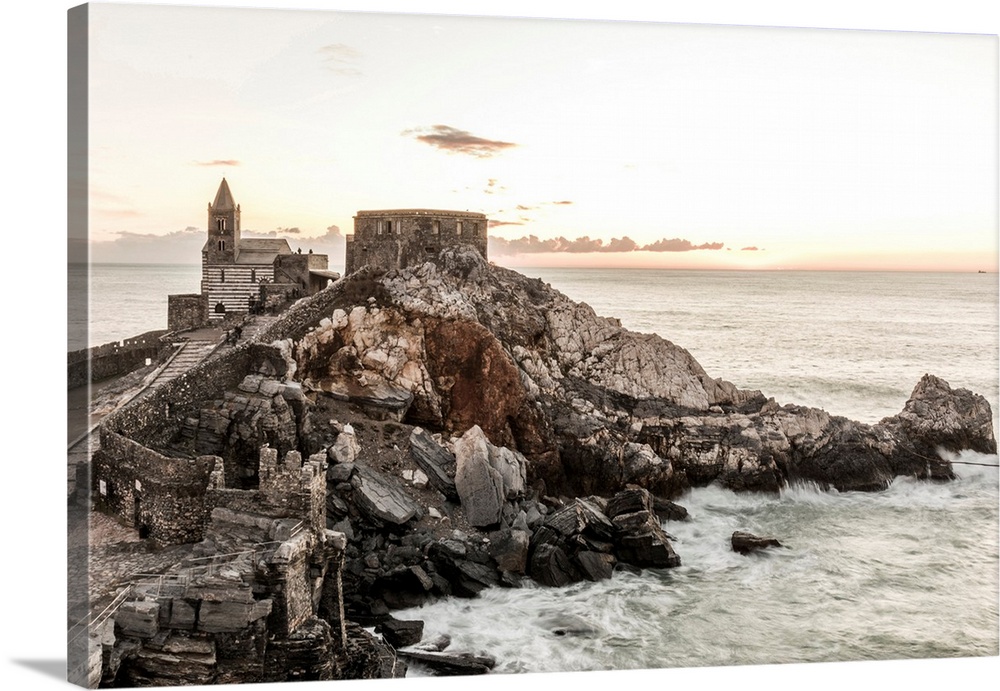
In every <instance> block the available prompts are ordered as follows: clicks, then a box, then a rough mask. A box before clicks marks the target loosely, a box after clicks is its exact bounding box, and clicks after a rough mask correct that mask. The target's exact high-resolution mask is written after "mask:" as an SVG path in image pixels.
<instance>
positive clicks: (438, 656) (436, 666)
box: [398, 650, 497, 676]
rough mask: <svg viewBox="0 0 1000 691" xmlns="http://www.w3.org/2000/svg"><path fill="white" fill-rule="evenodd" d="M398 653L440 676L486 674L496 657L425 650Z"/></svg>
mask: <svg viewBox="0 0 1000 691" xmlns="http://www.w3.org/2000/svg"><path fill="white" fill-rule="evenodd" d="M398 655H399V656H400V657H402V658H404V659H406V660H412V661H414V662H419V663H420V664H422V665H426V666H427V667H428V668H429V669H430V670H431V672H432V673H434V674H437V675H441V676H452V675H458V676H464V675H467V674H486V673H487V672H489V671H490V670H491V669H493V668H494V667H495V666H496V664H497V663H496V659H494V658H493V657H491V656H488V655H473V654H471V653H439V652H430V651H426V650H400V651H398Z"/></svg>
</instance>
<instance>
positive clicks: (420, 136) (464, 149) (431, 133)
mask: <svg viewBox="0 0 1000 691" xmlns="http://www.w3.org/2000/svg"><path fill="white" fill-rule="evenodd" d="M402 135H403V136H404V137H413V138H414V139H416V140H417V141H418V142H423V143H424V144H429V145H430V146H433V147H436V148H438V149H441V150H442V151H446V152H448V153H452V154H465V155H468V156H474V157H475V158H489V157H490V156H493V155H494V154H497V153H499V152H501V151H503V150H504V149H509V148H511V147H515V146H517V144H514V143H512V142H502V141H499V140H496V139H484V138H483V137H477V136H475V135H474V134H472V133H470V132H466V131H465V130H460V129H458V128H455V127H451V126H450V125H434V126H432V127H422V128H418V129H413V130H404V131H403V132H402Z"/></svg>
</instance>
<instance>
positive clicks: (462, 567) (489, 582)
mask: <svg viewBox="0 0 1000 691" xmlns="http://www.w3.org/2000/svg"><path fill="white" fill-rule="evenodd" d="M427 556H428V558H429V559H430V560H431V561H432V562H433V563H434V564H435V566H436V567H437V570H438V573H439V574H440V575H441V576H443V577H444V578H445V579H446V580H447V583H448V587H447V591H449V592H450V593H451V594H454V595H458V596H460V597H475V596H476V595H478V594H479V593H480V592H482V591H483V590H485V589H486V588H490V587H493V586H497V585H500V577H499V575H498V573H497V570H496V568H495V567H494V566H490V565H488V563H489V555H488V554H487V555H481V556H480V555H477V554H475V551H474V550H472V549H471V548H470V546H469V545H468V544H466V543H463V542H460V541H457V540H439V541H437V542H432V543H431V544H430V545H429V546H428V549H427ZM477 559H478V561H474V560H477ZM432 580H433V577H432ZM435 586H437V583H436V582H435Z"/></svg>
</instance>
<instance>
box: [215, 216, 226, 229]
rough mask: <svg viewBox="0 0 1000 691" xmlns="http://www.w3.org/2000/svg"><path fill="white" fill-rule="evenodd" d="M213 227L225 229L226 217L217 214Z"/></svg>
mask: <svg viewBox="0 0 1000 691" xmlns="http://www.w3.org/2000/svg"><path fill="white" fill-rule="evenodd" d="M215 229H216V230H225V229H226V219H225V218H223V217H222V216H219V217H218V218H216V219H215Z"/></svg>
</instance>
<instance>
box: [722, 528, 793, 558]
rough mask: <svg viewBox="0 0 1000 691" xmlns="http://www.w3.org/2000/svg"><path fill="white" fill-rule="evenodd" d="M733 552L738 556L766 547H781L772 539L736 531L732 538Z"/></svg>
mask: <svg viewBox="0 0 1000 691" xmlns="http://www.w3.org/2000/svg"><path fill="white" fill-rule="evenodd" d="M731 542H732V545H733V551H734V552H739V553H740V554H750V553H751V552H756V551H757V550H761V549H766V548H768V547H781V543H780V542H778V541H777V540H776V539H774V538H773V537H759V536H757V535H754V534H753V533H747V532H744V531H742V530H737V531H736V532H734V533H733V537H732V540H731Z"/></svg>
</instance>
